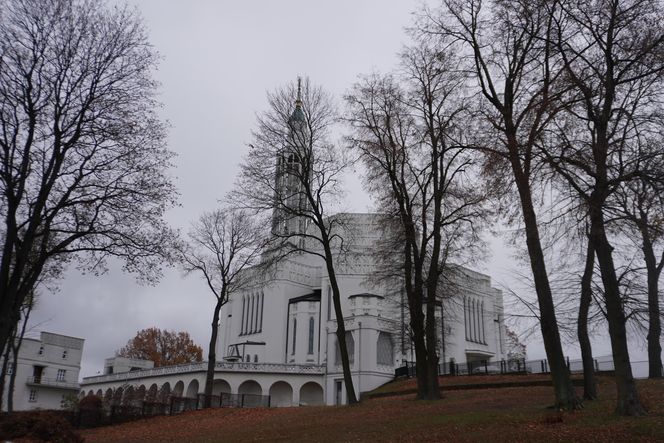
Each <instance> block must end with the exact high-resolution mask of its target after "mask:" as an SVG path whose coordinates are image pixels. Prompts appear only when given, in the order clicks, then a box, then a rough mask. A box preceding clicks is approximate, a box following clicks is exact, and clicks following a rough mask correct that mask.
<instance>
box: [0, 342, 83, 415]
mask: <svg viewBox="0 0 664 443" xmlns="http://www.w3.org/2000/svg"><path fill="white" fill-rule="evenodd" d="M84 341H85V340H84V339H82V338H76V337H68V336H66V335H60V334H54V333H52V332H41V334H40V336H39V339H35V338H24V339H23V342H22V343H21V347H20V349H19V352H18V359H17V363H16V367H13V365H11V363H10V366H9V367H8V368H7V375H6V376H5V395H4V396H3V408H5V409H6V407H7V395H8V387H9V378H10V376H11V374H12V372H15V374H16V379H15V380H16V381H15V387H14V393H13V402H14V410H16V411H21V410H28V409H60V408H61V407H62V405H63V401H64V400H65V399H66V397H67V396H76V394H77V393H78V391H79V389H80V385H79V383H78V375H79V372H80V370H81V354H82V353H83V343H84Z"/></svg>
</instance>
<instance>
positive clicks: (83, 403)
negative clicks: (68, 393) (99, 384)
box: [78, 395, 102, 411]
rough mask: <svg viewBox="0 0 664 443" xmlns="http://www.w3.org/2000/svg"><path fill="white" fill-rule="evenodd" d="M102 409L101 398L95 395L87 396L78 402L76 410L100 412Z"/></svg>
mask: <svg viewBox="0 0 664 443" xmlns="http://www.w3.org/2000/svg"><path fill="white" fill-rule="evenodd" d="M101 407H102V401H101V398H99V397H97V396H96V395H87V396H85V397H83V398H82V399H81V400H80V401H79V402H78V408H79V409H81V410H88V411H89V410H93V411H96V410H100V409H101Z"/></svg>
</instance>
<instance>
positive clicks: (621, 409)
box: [542, 0, 664, 415]
mask: <svg viewBox="0 0 664 443" xmlns="http://www.w3.org/2000/svg"><path fill="white" fill-rule="evenodd" d="M547 9H549V10H550V15H551V16H552V19H553V20H554V22H555V29H554V32H553V33H551V35H550V39H551V41H552V42H553V44H555V49H556V51H557V57H558V58H559V60H560V62H561V63H562V65H563V68H564V69H563V72H564V75H565V79H564V81H563V82H562V83H563V84H569V85H570V87H571V88H572V89H571V91H570V98H569V100H563V101H562V103H565V105H566V112H567V113H569V116H570V118H572V119H576V120H579V121H581V122H582V123H583V125H582V127H583V128H584V130H582V131H567V130H566V127H565V125H564V123H565V119H561V121H560V124H558V125H557V126H556V127H555V128H553V130H554V132H553V134H552V135H551V139H550V143H547V142H548V141H549V140H547V139H545V143H542V148H543V149H542V152H543V153H544V155H545V157H546V159H547V161H548V163H549V164H550V165H551V167H552V168H553V170H554V171H555V172H556V173H557V174H559V175H560V177H561V178H562V179H563V180H565V181H566V182H567V184H568V185H569V186H570V187H571V188H573V189H574V191H575V192H576V193H577V195H578V198H579V199H581V200H582V201H583V202H584V203H585V205H586V207H587V211H588V218H589V220H590V236H589V238H590V243H591V245H592V247H593V249H594V251H595V255H596V257H597V262H598V265H599V270H600V275H601V279H602V284H603V287H604V300H605V305H606V314H607V321H608V326H609V336H610V338H611V347H612V351H613V360H614V365H615V371H616V378H615V379H616V385H617V388H618V399H617V406H616V410H617V411H618V413H620V414H625V415H641V414H643V413H645V411H644V409H643V407H642V406H641V404H640V401H639V398H638V394H637V390H636V385H635V384H634V380H633V376H632V369H631V365H630V359H629V350H628V345H627V333H626V329H625V327H626V323H625V320H626V316H625V311H624V306H623V301H622V298H621V295H620V284H619V279H618V275H617V272H616V264H615V259H614V254H613V251H614V246H613V245H612V243H611V240H610V238H609V234H608V232H607V216H608V213H607V210H608V206H609V205H610V198H611V195H612V194H613V193H614V192H615V190H616V189H617V188H618V187H619V186H620V185H621V184H623V183H629V182H631V181H633V180H635V179H637V178H638V177H645V176H648V177H654V176H656V175H657V174H651V173H650V172H649V171H647V170H645V168H646V167H648V165H651V164H652V163H651V162H648V161H647V160H648V159H649V158H651V157H653V156H655V157H657V156H661V155H662V150H661V147H660V148H659V149H656V150H644V149H642V147H643V142H644V141H645V140H647V139H648V138H649V137H651V136H652V134H653V133H655V132H658V131H661V115H660V114H661V112H660V109H661V103H662V102H661V97H662V94H661V93H662V75H663V74H664V62H663V61H662V58H661V51H662V47H663V45H664V23H663V22H662V19H663V18H664V11H663V10H662V6H661V4H660V3H659V2H656V1H650V0H630V1H619V0H611V1H605V2H590V1H588V2H567V1H561V2H559V4H557V7H556V9H554V10H551V8H547ZM556 139H558V140H556Z"/></svg>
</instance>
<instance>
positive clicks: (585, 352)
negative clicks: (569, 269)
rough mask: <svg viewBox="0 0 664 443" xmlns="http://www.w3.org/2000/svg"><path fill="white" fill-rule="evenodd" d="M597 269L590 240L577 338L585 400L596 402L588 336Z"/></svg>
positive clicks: (582, 283) (595, 387) (584, 272)
mask: <svg viewBox="0 0 664 443" xmlns="http://www.w3.org/2000/svg"><path fill="white" fill-rule="evenodd" d="M594 268H595V250H594V249H593V246H592V244H591V243H590V240H588V249H587V251H586V266H585V269H584V270H583V276H582V277H581V300H580V302H579V318H578V321H577V336H578V338H579V346H580V347H581V360H582V361H583V398H584V399H586V400H595V399H596V398H597V380H596V379H595V362H594V360H593V350H592V346H591V344H590V337H589V336H588V311H589V310H590V303H591V302H592V297H593V293H592V282H593V271H594Z"/></svg>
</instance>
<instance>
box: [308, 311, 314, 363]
mask: <svg viewBox="0 0 664 443" xmlns="http://www.w3.org/2000/svg"><path fill="white" fill-rule="evenodd" d="M307 349H308V351H307V353H308V354H313V353H314V318H313V317H309V346H308V347H307Z"/></svg>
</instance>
